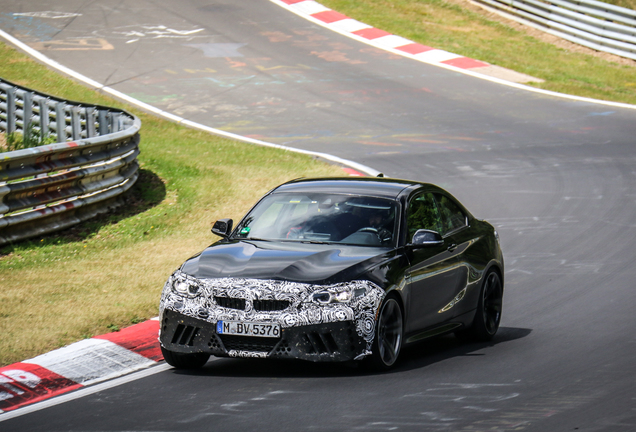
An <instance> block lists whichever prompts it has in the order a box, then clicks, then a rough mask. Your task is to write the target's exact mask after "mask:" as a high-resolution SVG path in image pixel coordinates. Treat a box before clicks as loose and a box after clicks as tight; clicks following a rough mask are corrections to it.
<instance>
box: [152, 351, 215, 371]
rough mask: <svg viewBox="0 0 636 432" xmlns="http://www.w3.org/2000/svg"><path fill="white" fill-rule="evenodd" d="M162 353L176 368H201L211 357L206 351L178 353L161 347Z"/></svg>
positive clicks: (167, 361)
mask: <svg viewBox="0 0 636 432" xmlns="http://www.w3.org/2000/svg"><path fill="white" fill-rule="evenodd" d="M161 354H163V358H164V360H165V361H166V363H168V364H169V365H170V366H172V367H174V368H176V369H199V368H200V367H202V366H203V365H204V364H206V363H207V362H208V360H209V359H210V354H206V353H192V354H189V353H177V352H173V351H169V350H167V349H165V348H164V347H161Z"/></svg>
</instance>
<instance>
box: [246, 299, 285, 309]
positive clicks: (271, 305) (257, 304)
mask: <svg viewBox="0 0 636 432" xmlns="http://www.w3.org/2000/svg"><path fill="white" fill-rule="evenodd" d="M253 304H254V310H257V311H259V312H273V311H279V310H284V309H287V308H288V307H289V304H290V302H289V300H254V302H253Z"/></svg>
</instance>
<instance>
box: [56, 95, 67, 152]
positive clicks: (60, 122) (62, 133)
mask: <svg viewBox="0 0 636 432" xmlns="http://www.w3.org/2000/svg"><path fill="white" fill-rule="evenodd" d="M55 123H56V125H57V142H66V110H65V109H64V104H63V103H61V102H59V103H57V104H55Z"/></svg>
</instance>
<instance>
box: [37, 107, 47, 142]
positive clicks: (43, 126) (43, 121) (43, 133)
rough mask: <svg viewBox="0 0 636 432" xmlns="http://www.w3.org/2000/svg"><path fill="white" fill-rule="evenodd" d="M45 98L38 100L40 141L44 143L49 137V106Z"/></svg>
mask: <svg viewBox="0 0 636 432" xmlns="http://www.w3.org/2000/svg"><path fill="white" fill-rule="evenodd" d="M47 102H48V101H47V100H46V99H44V98H40V99H39V100H38V105H39V107H40V141H41V142H44V140H45V139H46V138H48V136H49V104H48V103H47Z"/></svg>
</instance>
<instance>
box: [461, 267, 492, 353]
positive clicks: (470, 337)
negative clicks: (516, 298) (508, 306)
mask: <svg viewBox="0 0 636 432" xmlns="http://www.w3.org/2000/svg"><path fill="white" fill-rule="evenodd" d="M502 307H503V285H502V284H501V278H500V277H499V274H498V273H497V272H496V271H494V270H491V271H490V272H488V273H487V274H486V277H485V278H484V283H483V284H482V287H481V292H480V293H479V303H478V305H477V312H476V313H475V318H474V319H473V323H472V324H471V326H470V327H469V328H467V329H465V330H460V331H458V332H455V335H456V336H457V338H458V339H460V340H462V341H465V342H488V341H489V340H491V339H492V338H493V337H495V334H497V330H498V329H499V323H500V322H501V311H502Z"/></svg>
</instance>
